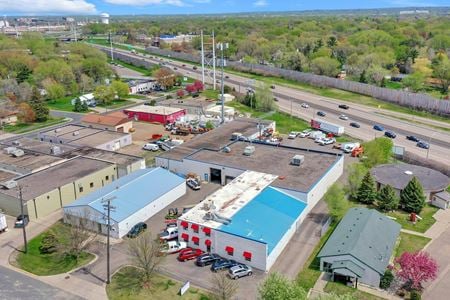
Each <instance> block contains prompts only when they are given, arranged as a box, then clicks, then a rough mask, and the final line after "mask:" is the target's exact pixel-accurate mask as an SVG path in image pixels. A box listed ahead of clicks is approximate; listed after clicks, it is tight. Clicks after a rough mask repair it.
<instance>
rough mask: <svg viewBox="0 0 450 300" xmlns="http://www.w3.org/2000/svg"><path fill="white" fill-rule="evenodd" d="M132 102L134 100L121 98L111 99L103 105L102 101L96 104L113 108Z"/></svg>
mask: <svg viewBox="0 0 450 300" xmlns="http://www.w3.org/2000/svg"><path fill="white" fill-rule="evenodd" d="M133 103H135V102H133V101H129V100H123V99H114V100H113V101H111V102H109V103H108V105H105V104H104V103H100V104H97V106H99V107H105V108H108V109H115V108H120V107H123V106H127V105H130V104H133Z"/></svg>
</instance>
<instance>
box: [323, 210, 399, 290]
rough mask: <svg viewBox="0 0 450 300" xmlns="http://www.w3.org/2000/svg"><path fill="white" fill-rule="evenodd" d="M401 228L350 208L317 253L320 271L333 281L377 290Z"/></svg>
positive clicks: (379, 216) (369, 212)
mask: <svg viewBox="0 0 450 300" xmlns="http://www.w3.org/2000/svg"><path fill="white" fill-rule="evenodd" d="M400 229H401V226H400V224H398V223H397V222H395V221H393V220H391V219H390V218H388V217H386V216H385V215H383V214H381V213H379V212H378V211H376V210H374V209H367V208H351V209H350V210H349V211H348V212H347V214H346V215H345V216H344V218H342V220H341V222H340V223H339V224H338V226H337V227H336V229H335V230H334V232H333V233H332V234H331V236H330V238H329V239H328V241H327V242H326V243H325V245H324V246H323V248H322V249H321V250H320V252H319V254H318V255H317V257H318V258H319V259H320V270H321V271H322V272H327V273H329V274H331V279H332V280H333V281H339V282H343V283H344V284H352V285H353V286H354V287H357V285H358V282H361V283H364V284H367V285H370V286H373V287H377V288H378V286H379V285H380V279H381V277H382V276H383V274H384V272H385V271H386V268H387V266H388V265H389V261H390V259H391V256H392V252H393V250H394V247H395V243H396V241H397V238H398V236H399V234H400Z"/></svg>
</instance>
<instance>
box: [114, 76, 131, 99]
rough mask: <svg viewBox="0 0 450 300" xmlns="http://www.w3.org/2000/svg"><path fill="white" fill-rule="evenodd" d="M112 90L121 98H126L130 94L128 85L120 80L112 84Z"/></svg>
mask: <svg viewBox="0 0 450 300" xmlns="http://www.w3.org/2000/svg"><path fill="white" fill-rule="evenodd" d="M111 88H112V89H113V90H114V91H115V93H116V94H117V96H119V98H125V97H126V96H128V94H129V93H130V88H129V87H128V84H126V83H125V82H122V81H119V80H114V81H113V82H112V83H111Z"/></svg>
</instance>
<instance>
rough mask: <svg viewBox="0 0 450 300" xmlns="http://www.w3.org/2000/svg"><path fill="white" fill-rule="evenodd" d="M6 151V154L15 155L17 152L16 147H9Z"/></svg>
mask: <svg viewBox="0 0 450 300" xmlns="http://www.w3.org/2000/svg"><path fill="white" fill-rule="evenodd" d="M4 150H5V152H6V154H11V153H13V152H14V151H16V150H17V148H16V147H7V148H5V149H4Z"/></svg>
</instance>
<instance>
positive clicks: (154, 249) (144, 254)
mask: <svg viewBox="0 0 450 300" xmlns="http://www.w3.org/2000/svg"><path fill="white" fill-rule="evenodd" d="M128 253H129V255H130V256H131V264H132V265H133V266H135V267H136V268H138V269H141V270H142V271H143V273H144V278H143V279H144V283H145V284H148V283H149V282H150V279H151V278H152V276H153V274H154V272H155V270H156V268H157V267H158V266H159V265H160V264H161V262H162V260H163V258H164V256H162V255H161V253H160V243H159V242H158V241H157V240H155V239H153V237H152V234H151V233H150V232H148V231H147V232H144V233H142V234H141V235H139V236H138V237H137V238H135V239H130V240H129V243H128Z"/></svg>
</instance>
